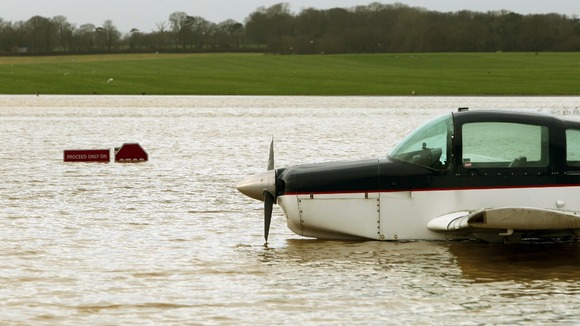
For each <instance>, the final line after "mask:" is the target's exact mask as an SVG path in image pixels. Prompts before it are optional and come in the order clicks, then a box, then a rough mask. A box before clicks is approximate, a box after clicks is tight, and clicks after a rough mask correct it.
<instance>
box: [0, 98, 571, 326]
mask: <svg viewBox="0 0 580 326" xmlns="http://www.w3.org/2000/svg"><path fill="white" fill-rule="evenodd" d="M463 106H469V107H471V108H503V109H526V110H532V111H538V112H545V113H552V114H558V115H567V116H570V117H571V118H573V119H577V118H578V116H577V114H576V111H578V110H577V108H578V107H580V99H579V98H576V97H558V98H531V97H526V98H515V97H513V98H512V97H510V98H499V97H490V98H478V97H459V98H452V97H425V98H422V97H235V96H233V97H196V96H193V97H187V96H184V97H149V96H143V97H116V96H88V97H83V96H39V97H34V96H0V134H2V138H3V141H4V145H5V146H3V147H2V149H1V150H0V175H1V176H2V182H0V301H1V302H2V303H3V304H2V305H0V324H22V325H29V324H47V325H48V324H50V325H53V324H58V325H86V324H103V325H117V324H130V325H135V324H174V325H183V324H188V325H192V324H193V325H195V324H221V325H232V324H262V325H266V324H268V325H270V324H292V325H294V324H300V325H303V324H328V325H335V324H361V325H362V324H364V325H368V324H377V325H384V324H409V325H424V324H436V325H449V324H463V325H474V324H477V325H480V324H510V325H514V324H529V323H532V324H547V323H549V324H576V323H577V322H578V319H579V318H578V311H580V276H579V275H580V273H578V272H577V271H576V270H577V267H578V266H580V258H579V257H580V244H579V243H553V244H533V245H525V246H522V245H518V244H510V245H497V244H485V243H478V242H412V241H411V242H402V243H391V242H376V241H364V242H344V241H320V240H312V239H304V238H301V237H299V236H296V235H294V234H292V233H291V232H290V231H289V230H288V229H287V228H286V225H285V223H286V221H285V219H284V217H283V215H282V212H281V210H280V209H279V208H278V207H277V206H275V209H274V217H273V221H272V227H271V232H270V238H269V239H270V243H269V244H268V245H267V246H264V244H263V220H262V204H261V203H259V202H256V201H254V200H250V199H248V198H246V197H245V196H243V195H240V194H239V193H238V192H237V191H236V189H235V185H236V184H237V183H238V182H239V181H240V180H242V179H243V178H245V177H246V176H247V175H251V174H255V173H258V172H261V171H263V170H264V169H265V167H266V163H267V156H268V153H267V151H268V145H269V140H270V137H271V136H272V135H273V136H274V137H275V140H276V162H277V163H276V164H277V166H278V167H283V166H288V165H293V164H299V163H312V162H320V161H331V160H343V159H358V158H368V157H377V156H384V155H385V154H386V153H387V151H388V150H389V149H390V148H392V147H393V146H394V145H395V144H396V143H397V142H398V141H399V140H400V139H402V138H403V137H404V136H405V134H406V133H407V132H409V131H410V130H412V129H414V128H415V127H417V126H418V125H419V124H421V123H423V122H424V121H426V120H427V119H429V118H432V117H434V116H437V115H439V114H441V113H444V112H449V111H451V110H455V108H457V107H463ZM123 142H139V143H140V144H141V145H142V146H143V147H144V148H145V149H146V150H147V151H148V152H149V159H150V160H149V161H148V162H146V163H140V164H116V163H110V164H91V163H79V164H77V163H63V162H62V151H63V150H64V149H72V148H103V147H105V148H107V147H113V146H119V145H120V144H122V143H123Z"/></svg>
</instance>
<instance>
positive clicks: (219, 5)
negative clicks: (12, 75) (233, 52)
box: [0, 0, 580, 33]
mask: <svg viewBox="0 0 580 326" xmlns="http://www.w3.org/2000/svg"><path fill="white" fill-rule="evenodd" d="M281 2H285V3H288V4H289V5H290V9H291V11H292V12H293V13H295V14H298V13H299V12H300V11H301V10H302V9H305V8H316V9H329V8H336V7H339V8H352V7H355V6H360V5H368V4H370V3H372V2H380V3H384V4H392V3H397V2H398V3H402V4H405V5H408V6H410V7H421V8H425V9H428V10H435V11H441V12H455V11H460V10H472V11H480V12H487V11H496V10H503V9H505V10H509V11H513V12H516V13H520V14H524V15H526V14H547V13H559V14H564V15H568V16H574V15H576V16H579V17H580V1H578V0H399V1H389V0H318V1H307V0H286V1H284V0H0V18H1V19H3V20H5V21H12V22H16V21H26V20H28V19H30V18H31V17H33V16H36V15H38V16H43V17H47V18H51V17H54V16H57V15H63V16H65V17H66V18H67V20H68V21H69V22H70V23H73V24H76V25H77V27H78V26H80V25H82V24H88V23H90V24H93V25H95V26H101V25H102V24H103V23H104V22H105V21H106V20H111V21H113V24H114V25H115V26H116V27H117V29H118V30H119V31H120V32H122V33H128V32H129V31H130V30H131V29H133V28H137V29H139V30H140V31H142V32H151V31H153V30H156V29H157V28H156V26H157V25H158V24H159V23H167V22H168V21H169V15H171V14H172V13H174V12H177V11H182V12H185V13H186V14H188V15H190V16H200V17H203V18H205V19H206V20H208V21H210V22H213V23H220V22H222V21H224V20H227V19H233V20H236V21H238V22H241V23H243V22H244V20H245V19H246V18H247V17H248V16H249V15H250V14H251V13H253V12H255V11H256V9H258V8H260V7H266V8H267V7H270V6H272V5H275V4H278V3H281Z"/></svg>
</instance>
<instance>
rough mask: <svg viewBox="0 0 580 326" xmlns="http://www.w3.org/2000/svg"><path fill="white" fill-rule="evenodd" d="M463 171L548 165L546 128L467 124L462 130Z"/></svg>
mask: <svg viewBox="0 0 580 326" xmlns="http://www.w3.org/2000/svg"><path fill="white" fill-rule="evenodd" d="M462 135H463V137H462V153H463V154H462V158H461V159H462V162H463V167H465V168H518V167H546V166H548V161H549V159H548V157H549V155H548V148H549V140H548V128H547V127H545V126H538V125H529V124H521V123H509V122H476V123H467V124H464V125H463V128H462Z"/></svg>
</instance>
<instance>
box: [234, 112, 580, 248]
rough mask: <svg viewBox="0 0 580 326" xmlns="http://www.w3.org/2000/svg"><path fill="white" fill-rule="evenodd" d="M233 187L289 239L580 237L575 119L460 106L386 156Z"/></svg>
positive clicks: (274, 174) (300, 168) (283, 171)
mask: <svg viewBox="0 0 580 326" xmlns="http://www.w3.org/2000/svg"><path fill="white" fill-rule="evenodd" d="M273 145H274V140H273V139H272V141H271V143H270V155H269V159H268V166H267V171H266V172H263V173H260V174H257V175H254V176H251V177H249V178H247V179H246V180H244V181H242V182H241V183H239V184H238V186H237V189H238V190H239V191H240V192H241V193H242V194H244V195H246V196H248V197H250V198H253V199H257V200H260V201H264V237H265V239H266V243H267V241H268V233H269V230H270V223H271V219H272V210H273V204H274V203H277V204H278V205H279V206H280V207H281V208H282V210H283V212H284V215H285V216H286V222H287V226H288V228H289V229H290V230H292V231H293V232H294V233H296V234H298V235H301V236H304V237H310V238H318V239H332V240H384V241H406V240H464V239H473V240H482V241H487V242H519V241H523V240H543V239H570V240H577V239H578V238H580V121H574V120H569V119H563V118H558V117H556V116H553V115H547V114H540V113H535V112H519V111H518V112H515V111H505V110H488V109H481V110H469V109H468V108H459V109H458V110H457V111H455V112H448V113H446V114H444V115H441V116H439V117H436V118H434V119H432V120H430V121H428V122H426V123H424V124H423V125H421V126H419V127H418V128H417V129H415V130H414V131H413V132H411V133H410V134H409V135H408V136H407V137H405V138H404V139H403V140H402V141H401V142H400V143H399V144H398V145H397V146H396V147H395V148H394V149H393V150H392V151H391V152H390V153H389V154H388V155H387V156H386V157H382V158H376V159H365V160H353V161H340V162H327V163H315V164H304V165H297V166H292V167H287V168H274V149H273Z"/></svg>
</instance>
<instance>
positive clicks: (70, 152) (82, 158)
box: [64, 149, 111, 162]
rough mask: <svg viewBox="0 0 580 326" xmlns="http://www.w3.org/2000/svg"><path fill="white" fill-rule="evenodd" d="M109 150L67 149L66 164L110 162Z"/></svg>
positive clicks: (65, 154) (65, 153)
mask: <svg viewBox="0 0 580 326" xmlns="http://www.w3.org/2000/svg"><path fill="white" fill-rule="evenodd" d="M110 153H111V150H109V149H65V150H64V161H65V162H110V161H111V156H110V155H111V154H110Z"/></svg>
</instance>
